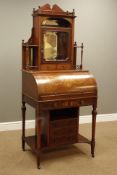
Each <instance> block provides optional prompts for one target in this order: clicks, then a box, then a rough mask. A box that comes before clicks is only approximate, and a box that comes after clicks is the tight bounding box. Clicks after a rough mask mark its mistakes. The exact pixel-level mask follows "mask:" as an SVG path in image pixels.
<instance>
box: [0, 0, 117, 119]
mask: <svg viewBox="0 0 117 175" xmlns="http://www.w3.org/2000/svg"><path fill="white" fill-rule="evenodd" d="M45 3H50V4H55V3H56V4H58V5H59V6H60V7H61V8H63V9H64V10H69V11H72V9H73V8H74V9H75V12H76V15H77V16H78V17H77V19H76V24H75V40H76V41H77V42H78V44H80V43H81V42H83V43H84V45H85V48H84V67H85V68H86V69H89V70H90V71H91V72H92V73H93V74H94V75H95V77H96V79H97V82H98V88H99V100H98V112H99V113H100V114H102V113H117V78H116V77H117V68H116V66H117V0H72V1H67V0H53V1H52V0H50V1H46V0H25V1H23V0H10V1H8V0H0V122H5V121H16V120H21V111H20V108H21V40H22V39H25V40H27V39H28V38H29V37H30V33H31V27H32V17H31V14H32V9H33V8H34V7H35V8H37V7H38V6H39V5H44V4H45ZM87 112H88V114H89V111H88V110H82V114H87ZM33 116H34V111H33V110H32V109H28V118H29V119H32V118H33Z"/></svg>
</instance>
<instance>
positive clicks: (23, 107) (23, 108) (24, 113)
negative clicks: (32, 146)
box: [21, 101, 26, 151]
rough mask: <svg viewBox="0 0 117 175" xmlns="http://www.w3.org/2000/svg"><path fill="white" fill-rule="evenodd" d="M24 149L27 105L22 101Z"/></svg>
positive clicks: (23, 144)
mask: <svg viewBox="0 0 117 175" xmlns="http://www.w3.org/2000/svg"><path fill="white" fill-rule="evenodd" d="M21 109H22V150H23V151H25V115H26V106H25V102H24V101H22V108H21Z"/></svg>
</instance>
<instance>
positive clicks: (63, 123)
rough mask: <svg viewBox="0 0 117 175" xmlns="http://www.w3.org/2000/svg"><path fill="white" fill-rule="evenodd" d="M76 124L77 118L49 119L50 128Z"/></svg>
mask: <svg viewBox="0 0 117 175" xmlns="http://www.w3.org/2000/svg"><path fill="white" fill-rule="evenodd" d="M77 125H78V119H77V118H73V119H62V120H55V121H51V123H50V128H54V129H55V128H62V127H69V126H70V127H72V126H73V127H75V126H76V127H77Z"/></svg>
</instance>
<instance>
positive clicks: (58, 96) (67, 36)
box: [22, 4, 97, 168]
mask: <svg viewBox="0 0 117 175" xmlns="http://www.w3.org/2000/svg"><path fill="white" fill-rule="evenodd" d="M32 16H33V27H32V35H31V37H30V39H29V40H28V41H27V42H26V43H25V42H24V41H22V149H23V150H24V151H25V143H27V144H28V145H29V146H30V148H31V150H32V151H33V152H34V153H35V154H36V157H37V167H38V168H40V154H41V152H42V151H43V150H44V149H49V148H55V147H60V146H63V145H68V144H75V143H89V144H90V145H91V154H92V157H94V147H95V126H96V114H97V112H96V107H97V84H96V81H95V79H94V77H93V75H92V74H91V73H90V72H89V71H87V70H84V69H83V65H82V59H83V44H82V45H81V46H80V47H79V46H77V44H76V42H74V20H75V17H76V16H75V12H74V10H73V12H68V11H66V12H65V11H63V10H62V9H61V8H60V7H58V6H57V5H53V6H52V7H51V6H50V5H49V4H46V5H44V6H42V7H39V8H38V9H37V10H35V9H33V14H32ZM77 48H80V49H81V60H80V59H79V58H78V61H79V64H78V65H76V59H77ZM26 103H27V104H29V105H30V106H32V107H34V108H35V111H36V112H35V134H34V135H33V136H26V134H25V129H26V128H25V120H26V116H25V113H26V105H25V104H26ZM81 106H92V136H91V137H92V138H91V140H88V139H87V138H85V137H84V136H82V135H80V133H79V109H80V107H81Z"/></svg>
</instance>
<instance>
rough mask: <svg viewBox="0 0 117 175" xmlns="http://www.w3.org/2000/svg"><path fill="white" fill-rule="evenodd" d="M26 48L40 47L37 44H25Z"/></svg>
mask: <svg viewBox="0 0 117 175" xmlns="http://www.w3.org/2000/svg"><path fill="white" fill-rule="evenodd" d="M23 46H24V47H39V45H36V44H23Z"/></svg>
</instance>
